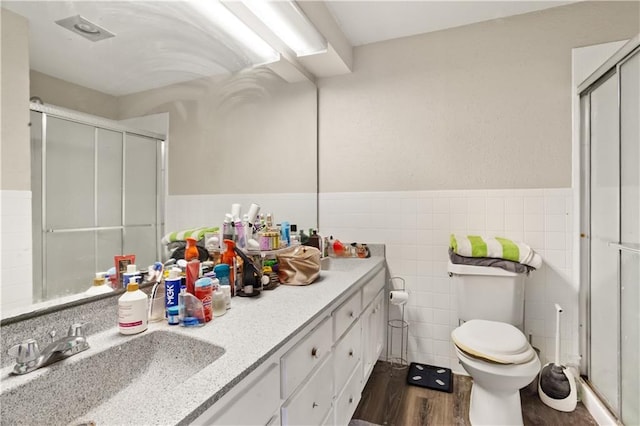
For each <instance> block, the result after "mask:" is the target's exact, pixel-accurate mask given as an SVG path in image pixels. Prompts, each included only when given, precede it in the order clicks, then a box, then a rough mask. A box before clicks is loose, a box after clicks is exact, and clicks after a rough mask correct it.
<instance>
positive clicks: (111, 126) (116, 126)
mask: <svg viewBox="0 0 640 426" xmlns="http://www.w3.org/2000/svg"><path fill="white" fill-rule="evenodd" d="M29 109H30V110H31V111H35V112H39V113H42V128H41V137H42V153H41V182H40V185H41V191H40V197H41V210H42V211H41V215H42V217H41V229H40V232H41V247H40V256H41V260H42V262H41V265H40V268H41V274H40V275H41V278H42V279H41V284H40V295H41V297H42V298H43V299H46V297H47V293H46V290H47V283H46V281H47V276H46V268H47V264H46V259H47V257H46V253H47V251H46V250H47V244H46V238H45V237H44V236H45V235H46V234H47V233H54V232H55V233H70V232H88V231H109V230H117V229H120V230H121V237H122V238H121V250H124V243H125V235H126V231H127V228H140V227H152V226H156V256H157V258H158V259H161V258H162V247H161V244H160V239H161V238H162V235H163V232H164V219H165V218H164V205H165V182H166V136H165V135H163V134H160V133H154V132H150V131H146V130H140V129H136V128H133V127H130V126H125V125H122V124H120V123H118V122H117V121H112V120H108V119H104V118H100V117H97V116H94V115H89V114H84V113H81V112H77V111H73V110H68V109H66V108H62V107H57V106H54V105H43V104H40V103H35V102H31V103H30V104H29ZM48 117H55V118H58V119H61V120H66V121H70V122H74V123H78V124H85V125H89V126H92V127H94V140H93V143H94V164H97V163H98V150H97V147H98V129H99V128H100V129H104V130H110V131H114V132H118V133H121V134H122V190H121V197H122V208H121V222H122V225H120V226H97V223H98V191H97V185H98V176H97V173H98V167H95V168H94V200H93V201H94V218H93V220H94V224H95V225H96V226H94V227H84V228H65V229H47V222H46V219H47V214H46V211H47V210H46V204H47V203H46V195H47V175H46V171H47V168H46V153H47V118H48ZM127 134H131V135H136V136H142V137H145V138H149V139H153V140H154V141H155V143H156V144H157V145H156V147H159V152H158V149H157V148H156V164H157V166H156V223H148V224H141V225H140V224H139V225H127V224H126V223H125V222H126V216H125V213H126V205H125V204H126V203H125V194H126V183H125V170H126V169H125V165H126V156H125V152H126V144H127ZM158 157H159V158H158ZM97 245H98V241H97V240H96V242H95V247H94V248H95V250H96V252H97V251H98V247H97ZM34 250H35V247H34ZM96 262H97V257H96ZM34 266H36V265H34ZM95 270H96V271H97V270H99V265H95Z"/></svg>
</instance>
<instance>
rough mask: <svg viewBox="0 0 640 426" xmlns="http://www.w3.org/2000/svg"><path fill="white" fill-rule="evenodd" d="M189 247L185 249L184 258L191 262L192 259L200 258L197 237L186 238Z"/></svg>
mask: <svg viewBox="0 0 640 426" xmlns="http://www.w3.org/2000/svg"><path fill="white" fill-rule="evenodd" d="M186 241H187V247H186V248H185V249H184V260H186V261H187V262H189V261H190V260H194V259H198V258H199V257H200V255H199V254H198V247H196V243H197V241H196V239H195V238H193V237H188V238H186Z"/></svg>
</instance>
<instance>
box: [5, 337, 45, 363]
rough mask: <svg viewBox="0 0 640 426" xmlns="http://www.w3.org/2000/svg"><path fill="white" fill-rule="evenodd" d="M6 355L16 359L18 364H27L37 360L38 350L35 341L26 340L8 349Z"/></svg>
mask: <svg viewBox="0 0 640 426" xmlns="http://www.w3.org/2000/svg"><path fill="white" fill-rule="evenodd" d="M7 353H8V354H9V355H11V356H13V357H15V358H16V362H17V363H18V364H28V363H30V362H33V361H35V360H37V359H38V357H39V356H40V349H39V348H38V342H36V341H35V339H27V340H25V341H24V342H22V343H19V344H17V345H15V346H12V347H11V348H9V350H8V351H7Z"/></svg>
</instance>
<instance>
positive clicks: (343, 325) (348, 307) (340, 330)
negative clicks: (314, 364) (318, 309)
mask: <svg viewBox="0 0 640 426" xmlns="http://www.w3.org/2000/svg"><path fill="white" fill-rule="evenodd" d="M361 309H362V295H361V292H360V290H358V291H356V292H355V294H354V295H353V296H351V297H350V298H348V299H347V301H346V302H344V303H343V304H342V305H340V307H338V308H337V309H336V310H335V311H333V315H332V316H333V341H334V342H335V341H337V340H338V339H340V336H342V335H343V334H344V332H345V331H347V329H348V328H349V327H350V326H351V324H353V322H354V321H355V320H356V318H358V316H359V315H360V312H361Z"/></svg>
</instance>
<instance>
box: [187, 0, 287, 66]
mask: <svg viewBox="0 0 640 426" xmlns="http://www.w3.org/2000/svg"><path fill="white" fill-rule="evenodd" d="M189 4H191V5H192V6H193V7H194V9H196V10H197V11H198V12H199V13H200V14H202V15H203V16H205V17H206V18H207V19H208V20H209V21H211V22H212V23H213V24H214V25H216V26H217V27H218V28H220V29H221V30H222V31H224V32H225V33H227V34H228V35H229V36H230V37H231V38H232V39H234V40H235V41H237V42H239V43H240V44H241V45H242V46H243V47H244V48H245V50H246V51H247V52H248V53H249V54H250V55H249V56H250V60H251V61H252V63H253V64H254V65H264V64H269V63H272V62H277V61H279V60H280V54H279V53H278V52H277V51H276V50H275V49H273V48H272V47H271V46H270V45H269V44H267V42H265V41H264V40H263V39H262V38H260V37H259V36H258V35H257V34H256V33H255V32H253V30H251V29H250V28H249V27H248V26H247V25H245V24H244V23H243V22H242V21H241V20H240V19H238V18H237V17H236V16H235V15H234V14H233V13H231V12H230V11H229V10H228V9H227V8H225V7H224V6H223V5H222V4H221V3H220V2H219V1H218V0H192V1H190V2H189Z"/></svg>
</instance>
